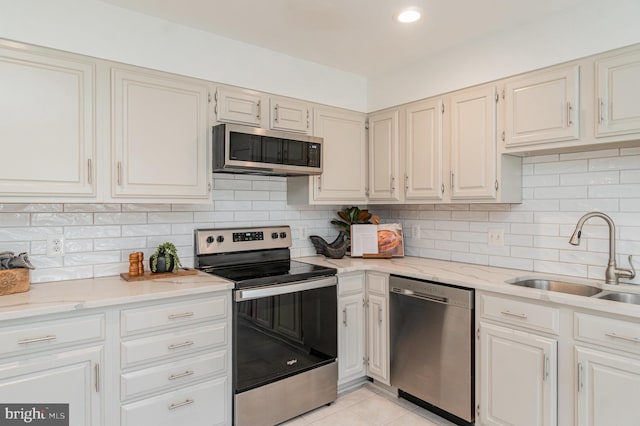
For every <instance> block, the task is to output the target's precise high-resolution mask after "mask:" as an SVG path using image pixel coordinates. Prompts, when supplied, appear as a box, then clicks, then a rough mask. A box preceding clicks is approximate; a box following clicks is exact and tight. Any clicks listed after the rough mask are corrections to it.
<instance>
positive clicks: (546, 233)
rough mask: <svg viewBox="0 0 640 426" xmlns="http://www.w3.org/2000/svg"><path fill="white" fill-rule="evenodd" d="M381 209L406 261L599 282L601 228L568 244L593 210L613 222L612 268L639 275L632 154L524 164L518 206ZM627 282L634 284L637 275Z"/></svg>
mask: <svg viewBox="0 0 640 426" xmlns="http://www.w3.org/2000/svg"><path fill="white" fill-rule="evenodd" d="M381 208H382V207H381ZM387 208H388V209H389V211H385V212H384V215H383V218H384V221H385V222H400V223H402V224H403V226H404V229H405V238H406V239H405V252H406V254H408V255H410V256H419V257H427V258H434V259H444V260H452V261H457V262H465V263H474V264H480V265H490V266H498V267H503V268H514V269H522V270H525V271H537V272H545V273H552V274H561V275H570V276H575V277H583V278H593V279H599V280H602V279H603V278H604V271H605V268H606V266H607V260H608V248H609V240H608V227H607V226H606V224H605V222H603V221H602V220H601V219H598V218H592V219H590V220H589V221H588V222H587V224H586V225H585V226H584V228H583V233H582V243H581V245H580V246H578V247H574V246H572V245H570V244H569V237H570V236H571V234H572V233H573V230H574V229H575V225H576V222H577V221H578V219H579V218H580V217H581V216H582V215H583V214H584V213H587V212H589V211H592V210H598V211H602V212H604V213H606V214H608V215H610V216H611V217H612V218H613V220H614V221H615V223H616V241H617V252H618V256H617V262H618V266H619V267H621V268H625V269H628V268H629V263H628V260H627V256H628V255H630V254H631V255H634V256H635V257H634V265H635V267H636V269H638V271H640V148H627V149H620V150H618V149H610V150H603V151H591V152H583V153H572V154H559V155H558V154H556V155H544V156H536V157H527V158H524V159H523V201H522V204H511V205H510V204H495V205H485V204H471V205H468V204H453V205H435V206H434V205H422V206H395V207H387ZM370 210H371V211H373V212H374V213H377V211H376V207H374V206H371V208H370ZM413 226H418V227H419V229H420V237H419V238H414V237H412V235H411V234H412V232H411V231H412V228H413ZM489 229H502V230H503V231H504V242H505V244H504V246H501V247H498V246H489V245H488V243H487V231H488V230H489ZM633 282H634V283H636V284H640V274H639V275H638V276H637V277H636V278H635V279H634V280H633Z"/></svg>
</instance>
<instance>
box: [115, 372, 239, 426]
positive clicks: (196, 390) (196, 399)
mask: <svg viewBox="0 0 640 426" xmlns="http://www.w3.org/2000/svg"><path fill="white" fill-rule="evenodd" d="M228 399H229V383H228V381H227V379H226V378H224V377H223V378H218V379H216V380H209V381H207V382H204V383H201V384H198V385H194V386H190V387H187V388H184V389H180V390H177V391H174V392H169V393H165V394H161V395H158V396H156V397H153V398H147V399H144V400H142V401H138V402H134V403H131V404H126V405H123V406H122V413H121V423H120V424H121V426H139V425H154V426H177V425H185V426H186V425H189V426H195V425H203V426H204V425H207V426H209V425H226V424H230V412H229V408H228V407H229V406H228V404H226V401H228Z"/></svg>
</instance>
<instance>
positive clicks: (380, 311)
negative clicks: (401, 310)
mask: <svg viewBox="0 0 640 426" xmlns="http://www.w3.org/2000/svg"><path fill="white" fill-rule="evenodd" d="M378 322H379V323H380V324H382V306H378Z"/></svg>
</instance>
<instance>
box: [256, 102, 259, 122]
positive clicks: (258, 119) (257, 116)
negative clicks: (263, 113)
mask: <svg viewBox="0 0 640 426" xmlns="http://www.w3.org/2000/svg"><path fill="white" fill-rule="evenodd" d="M257 107H258V115H257V116H256V118H257V119H258V120H260V101H258V104H257Z"/></svg>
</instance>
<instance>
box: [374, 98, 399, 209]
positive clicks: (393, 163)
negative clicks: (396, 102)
mask: <svg viewBox="0 0 640 426" xmlns="http://www.w3.org/2000/svg"><path fill="white" fill-rule="evenodd" d="M400 185H402V182H401V180H400V176H399V153H398V110H393V111H387V112H382V113H379V114H374V115H371V116H370V117H369V194H368V195H369V200H371V201H398V200H400V195H399V194H400V190H399V186H400Z"/></svg>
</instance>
